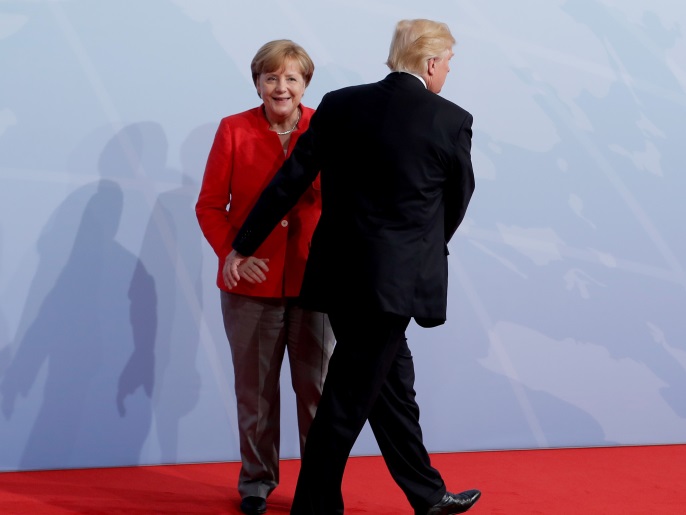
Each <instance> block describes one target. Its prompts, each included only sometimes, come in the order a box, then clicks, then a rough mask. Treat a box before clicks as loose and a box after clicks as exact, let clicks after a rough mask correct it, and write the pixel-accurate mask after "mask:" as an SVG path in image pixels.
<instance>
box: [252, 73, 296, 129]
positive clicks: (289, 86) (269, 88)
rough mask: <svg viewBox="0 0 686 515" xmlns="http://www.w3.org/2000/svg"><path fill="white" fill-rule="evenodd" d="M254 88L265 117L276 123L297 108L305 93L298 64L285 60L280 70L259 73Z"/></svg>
mask: <svg viewBox="0 0 686 515" xmlns="http://www.w3.org/2000/svg"><path fill="white" fill-rule="evenodd" d="M256 87H257V93H258V94H259V95H260V97H261V98H262V102H263V103H264V108H265V109H266V111H267V116H268V117H269V119H270V120H272V121H276V120H278V119H285V118H288V117H289V116H290V115H291V114H292V113H293V111H295V109H296V108H297V107H298V105H299V104H300V100H301V99H302V97H303V94H304V93H305V78H304V77H303V75H302V73H301V71H300V65H299V64H298V62H297V61H295V60H294V59H286V61H285V62H284V64H283V66H282V67H281V69H279V70H276V71H273V72H270V73H261V74H260V76H259V77H258V78H257V84H256Z"/></svg>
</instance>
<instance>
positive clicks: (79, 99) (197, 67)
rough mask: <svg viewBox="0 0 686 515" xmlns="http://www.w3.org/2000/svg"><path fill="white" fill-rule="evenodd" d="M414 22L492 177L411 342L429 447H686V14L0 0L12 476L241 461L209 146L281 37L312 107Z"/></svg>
mask: <svg viewBox="0 0 686 515" xmlns="http://www.w3.org/2000/svg"><path fill="white" fill-rule="evenodd" d="M417 17H426V18H433V19H439V20H442V21H445V22H447V23H448V24H449V25H450V27H451V29H452V31H453V33H454V34H455V36H456V38H457V40H458V45H457V47H456V56H455V58H454V59H453V61H452V72H451V74H450V76H449V78H448V82H447V84H446V87H445V88H444V90H443V92H442V93H441V94H442V95H443V96H445V97H446V98H448V99H450V100H453V101H455V102H457V103H458V104H460V105H462V106H463V107H465V108H466V109H468V110H469V111H470V112H471V113H472V114H473V115H474V140H473V160H474V166H475V172H476V178H477V187H476V192H475V194H474V197H473V200H472V204H471V206H470V208H469V210H468V213H467V217H466V220H465V222H464V224H463V226H462V227H461V228H460V229H459V230H458V234H457V236H456V237H455V239H454V240H453V241H452V242H451V257H450V264H451V283H450V309H449V320H448V322H447V324H446V325H444V326H442V327H440V328H436V329H430V330H427V329H420V328H418V327H416V326H411V328H410V331H409V334H408V337H409V340H410V345H411V348H412V349H413V352H414V354H415V359H416V367H417V383H416V389H417V394H418V399H419V402H420V405H421V407H422V422H423V427H424V433H425V440H426V444H427V446H428V447H429V449H430V450H431V451H433V452H443V451H462V450H486V449H513V448H545V447H566V446H574V447H577V446H601V445H633V444H664V443H682V442H685V441H686V273H685V271H684V266H685V263H686V237H685V236H686V234H685V232H684V222H685V221H686V207H685V203H684V200H683V196H684V192H685V191H686V178H685V176H686V170H685V169H684V168H685V165H684V163H685V162H686V151H685V147H686V136H685V133H686V39H685V38H686V4H683V3H681V2H675V1H673V0H650V1H648V0H568V1H562V0H520V1H518V2H510V1H507V0H492V1H475V0H453V1H447V0H425V1H423V2H415V1H410V0H402V1H394V2H391V1H387V0H385V1H384V0H364V1H362V0H352V1H351V0H348V1H345V2H344V1H333V0H291V1H288V0H276V1H273V2H271V1H270V2H245V1H238V0H235V1H234V0H146V1H139V0H118V1H114V0H100V1H93V0H63V1H58V0H53V1H48V0H18V1H13V0H4V1H0V470H28V469H45V468H71V467H100V466H119V465H135V464H158V463H180V462H202V461H224V460H237V459H238V458H239V452H238V437H237V434H236V420H235V399H234V395H233V371H232V367H231V363H230V356H229V350H228V345H227V343H226V341H225V336H224V333H223V328H222V323H221V316H220V310H219V295H218V292H217V289H216V287H215V285H214V276H215V270H216V269H215V267H216V261H215V256H214V254H213V253H212V251H211V250H210V248H209V246H208V245H207V244H206V243H205V241H204V239H203V238H202V236H201V233H200V230H199V228H198V226H197V222H196V219H195V214H194V210H193V207H194V203H195V200H196V197H197V193H198V189H199V184H200V180H201V178H202V173H203V169H204V162H205V159H206V157H207V152H208V150H209V146H210V144H211V141H212V137H213V135H214V131H215V129H216V126H217V124H218V122H219V120H220V118H221V117H223V116H226V115H228V114H232V113H235V112H238V111H242V110H245V109H248V108H251V107H254V106H256V105H258V103H259V99H258V97H257V95H256V93H255V90H254V88H253V85H252V84H251V80H250V71H249V64H250V60H251V59H252V57H253V55H254V53H255V51H256V50H257V48H259V46H261V45H262V44H263V43H265V42H266V41H268V40H271V39H277V38H291V39H293V40H295V41H297V42H298V43H300V44H302V45H303V46H304V47H305V48H306V49H307V50H308V52H309V53H310V54H311V56H312V57H313V59H314V61H315V63H316V71H315V75H314V78H313V81H312V84H311V85H310V87H309V88H308V90H307V92H306V94H305V98H304V102H305V104H306V105H308V106H310V107H316V106H317V105H318V103H319V100H320V99H321V97H322V95H323V94H324V93H325V92H326V91H329V90H331V89H335V88H338V87H342V86H347V85H350V84H357V83H361V82H371V81H376V80H378V79H381V78H382V77H384V76H385V75H386V73H387V71H388V70H387V68H386V67H385V65H384V64H383V63H384V61H385V59H386V55H387V50H388V44H389V41H390V37H391V34H392V31H393V28H394V25H395V23H396V22H397V21H398V20H400V19H403V18H417ZM341 144H342V146H345V134H342V135H341ZM284 372H285V374H284V380H283V382H282V384H283V388H282V390H283V397H284V398H283V401H284V405H283V415H282V418H283V434H282V441H283V445H282V451H283V452H282V454H283V457H284V458H287V457H297V452H298V451H297V445H298V444H297V435H296V430H295V416H294V415H295V412H294V404H293V397H292V393H291V391H290V386H289V381H288V374H287V369H286V370H284ZM354 453H355V454H357V455H359V454H377V453H378V448H377V446H376V443H375V441H374V439H373V437H372V435H371V431H369V430H368V428H365V430H364V431H363V434H362V435H361V437H360V439H359V440H358V442H357V444H356V446H355V449H354Z"/></svg>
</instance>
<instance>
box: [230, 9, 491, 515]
mask: <svg viewBox="0 0 686 515" xmlns="http://www.w3.org/2000/svg"><path fill="white" fill-rule="evenodd" d="M454 45H455V39H454V38H453V36H452V35H451V33H450V30H449V28H448V27H447V25H445V24H444V23H439V22H435V21H431V20H423V19H419V20H403V21H400V22H399V23H398V24H397V26H396V30H395V33H394V36H393V40H392V43H391V48H390V53H389V57H388V61H387V65H388V67H389V68H390V69H391V73H390V74H389V75H388V76H387V77H386V78H384V79H383V80H381V81H379V82H377V83H373V84H365V85H359V86H352V87H347V88H343V89H340V90H337V91H333V92H329V93H327V94H326V95H325V96H324V97H323V99H322V101H321V103H320V105H319V107H318V108H317V111H316V113H315V114H314V116H313V117H312V120H311V123H310V127H309V130H308V131H307V132H305V133H304V134H303V135H302V136H301V137H300V139H299V141H298V143H297V145H296V147H295V149H294V150H293V153H292V156H291V157H290V159H289V160H288V161H286V163H285V164H284V166H283V167H282V168H281V170H280V171H279V173H277V175H276V176H275V177H274V179H273V180H272V182H271V183H270V185H269V186H268V187H267V188H266V189H265V191H264V193H263V194H262V195H261V197H260V199H259V200H258V202H257V204H256V206H255V207H254V208H253V210H252V211H251V213H250V215H249V216H248V219H247V220H246V222H245V224H244V225H243V226H242V228H241V230H240V231H239V233H238V235H237V237H236V239H235V240H234V241H233V249H234V250H233V251H232V252H231V254H230V255H229V256H228V257H227V259H226V262H225V265H224V270H223V272H224V279H225V281H226V283H227V284H228V285H230V286H231V287H233V286H235V285H236V284H237V282H238V280H240V279H243V280H247V281H250V282H260V281H262V280H263V279H264V278H265V275H264V274H265V273H268V264H267V263H266V262H265V261H264V260H261V259H260V258H259V256H252V254H253V253H254V252H255V250H256V249H257V248H258V246H259V245H260V243H261V242H262V240H263V239H264V238H265V237H266V236H267V235H268V234H269V232H270V231H271V230H272V229H273V227H274V226H275V225H276V224H277V223H279V222H280V221H281V219H282V217H283V216H284V214H285V213H286V212H287V211H288V210H289V209H290V208H291V207H292V206H293V205H294V204H295V202H296V201H297V200H298V198H299V197H300V195H301V194H302V193H303V192H304V191H305V189H306V188H307V186H308V185H310V184H311V183H312V182H313V181H314V179H315V177H316V176H317V174H318V173H320V172H321V191H322V214H321V218H320V220H319V224H318V226H317V229H316V230H315V233H314V236H313V238H312V246H311V250H310V255H309V259H308V263H307V267H306V271H305V279H304V282H303V287H302V290H301V294H300V302H301V303H302V304H303V305H305V306H307V307H309V308H311V309H314V310H317V311H323V312H326V313H328V315H329V319H330V321H331V326H332V328H333V331H334V335H335V337H336V347H335V349H334V353H333V356H332V358H331V361H330V363H329V370H328V375H327V378H326V382H325V385H324V391H323V394H322V398H321V401H320V404H319V407H318V409H317V413H316V416H315V419H314V422H313V424H312V426H311V429H310V432H309V434H308V437H307V442H306V446H305V451H304V455H303V458H302V464H301V470H300V475H299V477H298V483H297V487H296V491H295V496H294V499H293V506H292V508H291V514H293V515H304V514H308V515H333V514H342V513H343V498H342V495H341V483H342V479H343V472H344V469H345V464H346V461H347V459H348V457H349V455H350V451H351V450H352V447H353V444H354V443H355V440H356V439H357V437H358V435H359V433H360V431H361V430H362V428H363V426H364V424H365V422H366V421H369V424H370V427H371V429H372V431H373V433H374V436H375V438H376V440H377V442H378V444H379V448H380V450H381V453H382V455H383V457H384V460H385V462H386V464H387V466H388V469H389V471H390V473H391V475H392V476H393V479H394V480H395V481H396V483H397V484H398V485H399V486H400V488H401V489H402V491H403V492H404V494H405V495H406V497H407V499H408V501H409V503H410V504H411V506H412V507H413V509H414V511H415V513H416V514H421V515H424V514H427V515H444V514H451V513H462V512H464V511H467V510H468V509H469V508H471V506H472V505H473V504H474V503H475V502H476V501H477V500H478V498H479V496H480V495H481V492H480V491H478V490H466V491H464V492H461V493H458V494H453V493H451V492H449V491H447V489H446V485H445V483H444V481H443V479H442V477H441V475H440V473H439V472H438V471H437V470H436V469H435V468H433V467H432V466H431V463H430V458H429V455H428V452H427V450H426V448H425V446H424V444H423V441H422V431H421V427H420V424H419V407H418V406H417V403H416V401H415V391H414V365H413V361H412V354H411V353H410V350H409V348H408V345H407V340H406V338H405V331H406V328H407V327H408V325H409V323H410V320H411V319H412V318H414V319H415V321H416V322H417V323H418V324H419V325H421V326H425V327H432V326H436V325H440V324H442V323H444V322H445V320H446V304H447V285H448V262H447V256H448V242H449V241H450V239H451V237H452V236H453V234H454V233H455V231H456V229H457V228H458V226H459V225H460V223H461V221H462V219H463V217H464V215H465V211H466V209H467V205H468V203H469V200H470V198H471V196H472V193H473V191H474V174H473V170H472V162H471V139H472V129H471V126H472V116H471V115H470V114H469V113H468V112H467V111H465V110H464V109H462V108H461V107H459V106H457V105H456V104H454V103H452V102H450V101H448V100H446V99H444V98H442V97H440V96H438V94H437V93H439V92H440V91H441V88H442V87H443V84H444V82H445V79H446V76H447V74H448V72H449V71H450V59H451V58H452V56H453V50H452V47H453V46H454Z"/></svg>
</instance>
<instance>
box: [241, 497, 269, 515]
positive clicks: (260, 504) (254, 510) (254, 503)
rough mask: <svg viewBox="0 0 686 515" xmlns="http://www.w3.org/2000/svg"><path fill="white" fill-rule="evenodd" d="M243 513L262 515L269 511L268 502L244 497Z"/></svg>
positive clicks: (262, 499)
mask: <svg viewBox="0 0 686 515" xmlns="http://www.w3.org/2000/svg"><path fill="white" fill-rule="evenodd" d="M241 511H242V512H243V513H245V515H261V514H262V513H265V512H266V511H267V500H266V499H264V498H262V497H255V496H248V497H244V498H243V500H242V501H241Z"/></svg>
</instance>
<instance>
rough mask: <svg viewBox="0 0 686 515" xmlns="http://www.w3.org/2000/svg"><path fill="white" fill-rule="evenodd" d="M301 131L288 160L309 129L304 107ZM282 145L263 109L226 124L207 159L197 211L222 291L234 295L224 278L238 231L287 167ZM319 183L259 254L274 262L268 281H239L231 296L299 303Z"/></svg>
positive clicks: (318, 211) (307, 110) (221, 126)
mask: <svg viewBox="0 0 686 515" xmlns="http://www.w3.org/2000/svg"><path fill="white" fill-rule="evenodd" d="M300 108H301V109H302V115H301V117H300V122H299V123H298V129H297V130H295V131H294V132H293V133H292V134H291V140H290V142H289V148H288V152H287V155H290V153H291V151H292V149H293V146H294V145H295V142H296V141H297V140H298V138H299V137H300V135H301V134H302V133H303V132H304V131H305V130H306V129H307V128H308V126H309V124H310V118H311V117H312V114H313V113H314V110H313V109H310V108H309V107H305V106H303V105H301V106H300ZM285 159H286V156H285V155H284V152H283V148H282V147H281V141H280V140H279V137H278V136H277V134H276V133H275V132H274V131H270V130H269V122H268V121H267V118H266V117H265V115H264V111H263V108H262V106H260V107H256V108H253V109H250V110H248V111H245V112H242V113H238V114H235V115H232V116H228V117H226V118H224V119H222V120H221V122H220V123H219V128H218V129H217V133H216V135H215V138H214V143H213V144H212V148H211V149H210V153H209V157H208V158H207V166H206V168H205V174H204V176H203V181H202V186H201V188H200V194H199V196H198V201H197V203H196V206H195V212H196V215H197V217H198V222H199V224H200V229H201V230H202V232H203V234H204V236H205V238H206V239H207V241H208V243H209V244H210V246H211V247H212V249H213V250H214V252H215V254H216V255H217V258H218V272H217V286H218V287H219V288H220V289H222V290H226V291H229V289H228V288H227V287H226V285H225V284H224V280H223V278H222V267H223V265H224V260H225V258H226V256H227V255H228V253H229V252H230V251H231V248H232V247H231V242H232V241H233V239H234V237H235V236H236V233H237V232H238V229H239V228H240V226H241V225H242V224H243V222H244V221H245V218H246V216H247V215H248V213H249V212H250V210H251V209H252V207H253V205H254V204H255V202H256V201H257V198H258V197H259V195H260V193H261V192H262V190H263V189H264V187H265V186H266V185H267V184H268V183H269V181H270V180H271V179H272V177H273V176H274V174H275V173H276V171H277V170H278V169H279V167H280V166H281V165H282V164H283V162H284V161H285ZM319 189H320V186H319V177H317V179H316V180H315V181H314V182H313V183H312V186H311V187H309V188H308V190H307V191H306V193H305V194H304V195H303V196H302V197H301V198H300V200H299V201H298V203H297V204H296V205H295V206H294V207H293V209H291V210H290V211H289V212H288V213H287V214H286V215H285V216H284V217H283V218H282V219H281V220H280V222H279V223H278V224H277V226H276V228H275V229H274V230H273V231H272V232H271V234H269V236H268V237H267V239H266V240H265V241H264V242H263V243H262V244H261V245H260V246H259V248H258V249H257V251H256V252H255V253H254V255H255V256H257V257H260V258H269V263H268V266H269V272H268V273H267V274H266V275H267V280H266V281H265V282H263V283H261V284H250V283H249V282H248V281H240V282H239V283H238V286H236V287H234V288H233V289H231V290H230V291H231V292H232V293H238V294H242V295H251V296H255V297H279V298H280V297H297V296H298V295H299V294H300V286H301V284H302V279H303V274H304V271H305V262H306V261H307V256H308V253H309V249H310V241H311V239H312V233H313V232H314V228H315V226H316V225H317V222H318V221H319V215H320V214H321V209H322V206H321V195H320V191H319Z"/></svg>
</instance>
